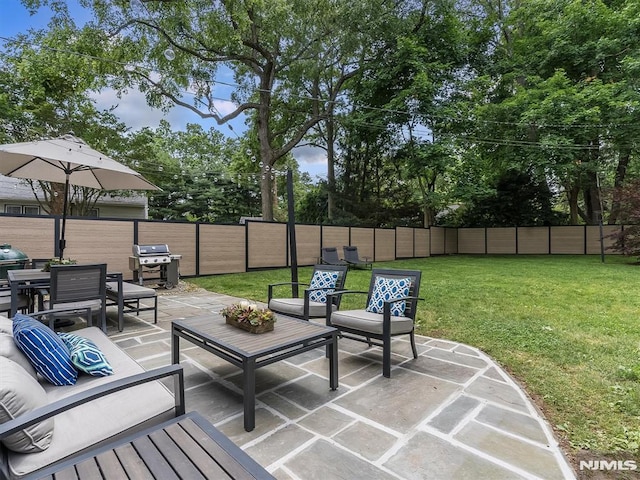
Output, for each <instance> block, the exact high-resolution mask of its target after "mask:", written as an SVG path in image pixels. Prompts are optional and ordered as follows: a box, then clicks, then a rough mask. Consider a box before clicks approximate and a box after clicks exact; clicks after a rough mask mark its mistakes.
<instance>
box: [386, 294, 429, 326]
mask: <svg viewBox="0 0 640 480" xmlns="http://www.w3.org/2000/svg"><path fill="white" fill-rule="evenodd" d="M406 300H424V298H420V297H401V298H396V299H394V300H390V301H388V302H387V301H385V302H383V304H382V332H383V334H384V335H386V334H387V333H389V332H390V331H391V304H392V303H397V302H403V301H406ZM409 318H411V317H409ZM411 320H413V321H414V323H415V321H416V319H415V313H414V315H413V318H411Z"/></svg>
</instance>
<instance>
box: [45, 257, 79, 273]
mask: <svg viewBox="0 0 640 480" xmlns="http://www.w3.org/2000/svg"><path fill="white" fill-rule="evenodd" d="M76 263H78V262H77V261H76V260H72V259H70V258H63V259H60V258H52V259H51V260H49V261H48V262H47V263H45V264H44V267H42V271H43V272H49V271H51V265H75V264H76Z"/></svg>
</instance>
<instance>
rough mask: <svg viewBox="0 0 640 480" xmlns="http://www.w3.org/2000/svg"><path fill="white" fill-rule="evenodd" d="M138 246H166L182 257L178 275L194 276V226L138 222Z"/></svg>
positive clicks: (182, 223)
mask: <svg viewBox="0 0 640 480" xmlns="http://www.w3.org/2000/svg"><path fill="white" fill-rule="evenodd" d="M138 244H139V245H153V244H167V245H169V251H170V252H171V253H173V254H176V255H182V258H181V259H180V275H186V276H188V275H195V274H196V224H195V223H187V222H140V223H139V224H138Z"/></svg>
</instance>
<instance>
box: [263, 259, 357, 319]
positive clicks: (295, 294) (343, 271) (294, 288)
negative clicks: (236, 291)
mask: <svg viewBox="0 0 640 480" xmlns="http://www.w3.org/2000/svg"><path fill="white" fill-rule="evenodd" d="M347 270H348V268H347V266H346V265H314V266H313V273H312V274H311V278H312V279H313V274H314V273H315V272H316V271H328V272H336V271H337V272H340V274H339V276H338V281H337V282H336V286H335V288H334V290H342V289H343V288H344V282H345V279H346V276H347ZM287 285H290V286H291V298H300V297H299V288H298V287H309V285H310V284H309V283H302V282H281V283H272V284H270V285H269V287H268V292H267V297H268V298H267V305H268V304H269V303H270V302H271V299H272V298H274V296H273V293H274V290H275V288H276V287H282V286H287ZM321 290H327V289H326V288H305V289H304V292H303V294H304V307H303V313H302V315H293V314H291V313H287V315H288V316H290V317H296V318H302V319H303V320H309V319H310V318H322V317H324V314H323V315H322V316H318V317H311V316H310V313H309V295H310V294H311V293H312V292H315V291H321ZM340 301H341V298H340V297H329V296H328V295H327V308H328V309H329V310H332V308H331V306H330V305H331V303H333V305H335V307H336V308H340ZM330 302H331V303H330ZM276 313H278V312H277V311H276Z"/></svg>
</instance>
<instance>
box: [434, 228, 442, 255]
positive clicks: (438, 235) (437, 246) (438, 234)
mask: <svg viewBox="0 0 640 480" xmlns="http://www.w3.org/2000/svg"><path fill="white" fill-rule="evenodd" d="M444 254H445V229H444V228H442V227H431V255H444Z"/></svg>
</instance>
